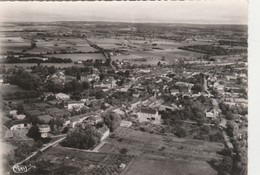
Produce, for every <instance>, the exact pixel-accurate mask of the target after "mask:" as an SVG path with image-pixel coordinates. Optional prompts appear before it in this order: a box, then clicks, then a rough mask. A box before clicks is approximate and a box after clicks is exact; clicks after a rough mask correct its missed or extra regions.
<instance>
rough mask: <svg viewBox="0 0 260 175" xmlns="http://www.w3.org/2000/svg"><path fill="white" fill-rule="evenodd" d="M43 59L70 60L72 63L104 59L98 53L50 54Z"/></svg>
mask: <svg viewBox="0 0 260 175" xmlns="http://www.w3.org/2000/svg"><path fill="white" fill-rule="evenodd" d="M45 57H55V58H62V59H64V58H70V59H71V60H72V61H79V60H82V61H84V60H90V59H91V60H96V59H105V57H104V56H103V55H102V54H100V53H73V54H51V55H45Z"/></svg>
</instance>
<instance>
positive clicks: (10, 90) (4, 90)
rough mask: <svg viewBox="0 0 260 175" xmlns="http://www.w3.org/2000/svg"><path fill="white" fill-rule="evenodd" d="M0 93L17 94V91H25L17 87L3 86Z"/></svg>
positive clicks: (0, 87)
mask: <svg viewBox="0 0 260 175" xmlns="http://www.w3.org/2000/svg"><path fill="white" fill-rule="evenodd" d="M0 91H1V93H15V92H17V91H24V90H23V89H21V88H20V87H18V86H16V85H1V86H0Z"/></svg>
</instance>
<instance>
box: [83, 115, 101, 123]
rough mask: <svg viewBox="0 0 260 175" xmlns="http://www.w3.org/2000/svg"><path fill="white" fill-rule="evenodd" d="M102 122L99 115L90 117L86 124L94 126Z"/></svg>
mask: <svg viewBox="0 0 260 175" xmlns="http://www.w3.org/2000/svg"><path fill="white" fill-rule="evenodd" d="M102 122H103V119H102V117H100V116H99V115H95V116H90V117H88V118H87V120H86V123H88V124H90V125H96V124H98V123H102Z"/></svg>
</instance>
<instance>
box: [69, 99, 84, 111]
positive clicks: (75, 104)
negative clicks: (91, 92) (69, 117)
mask: <svg viewBox="0 0 260 175" xmlns="http://www.w3.org/2000/svg"><path fill="white" fill-rule="evenodd" d="M84 104H85V103H84V102H83V101H68V109H69V110H70V109H75V108H76V109H80V108H82V107H84V106H85V105H84Z"/></svg>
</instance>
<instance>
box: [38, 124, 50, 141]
mask: <svg viewBox="0 0 260 175" xmlns="http://www.w3.org/2000/svg"><path fill="white" fill-rule="evenodd" d="M50 131H51V128H50V126H49V125H40V126H39V132H40V133H41V137H42V138H46V137H48V132H50Z"/></svg>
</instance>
